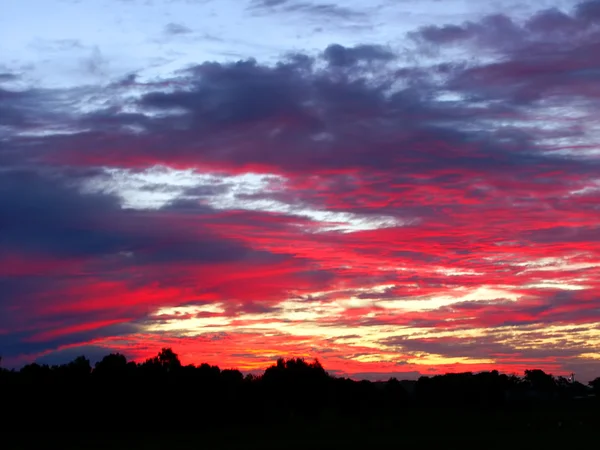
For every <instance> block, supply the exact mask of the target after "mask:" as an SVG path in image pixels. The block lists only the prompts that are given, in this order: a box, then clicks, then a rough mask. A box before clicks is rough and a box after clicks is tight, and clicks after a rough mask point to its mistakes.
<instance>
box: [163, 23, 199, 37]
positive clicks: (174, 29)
mask: <svg viewBox="0 0 600 450" xmlns="http://www.w3.org/2000/svg"><path fill="white" fill-rule="evenodd" d="M191 32H192V29H191V28H188V27H186V26H185V25H182V24H180V23H174V22H169V23H168V24H166V25H165V34H169V35H178V34H189V33H191Z"/></svg>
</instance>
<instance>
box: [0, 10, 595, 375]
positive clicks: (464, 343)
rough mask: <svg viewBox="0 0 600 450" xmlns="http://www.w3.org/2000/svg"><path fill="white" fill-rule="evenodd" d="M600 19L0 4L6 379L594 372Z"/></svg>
mask: <svg viewBox="0 0 600 450" xmlns="http://www.w3.org/2000/svg"><path fill="white" fill-rule="evenodd" d="M597 55H600V1H596V0H593V1H584V2H577V1H560V0H555V1H545V0H535V1H533V0H532V1H513V0H510V1H509V0H499V1H493V2H491V1H490V2H487V1H486V2H482V1H479V0H444V1H440V0H423V1H415V0H402V1H391V0H381V1H379V2H372V1H366V0H354V1H350V0H349V1H346V2H335V0H317V1H311V0H218V1H217V0H212V1H211V0H85V1H82V0H79V1H78V0H69V1H67V0H7V1H6V2H5V3H4V4H3V12H2V14H1V15H0V212H1V213H0V355H1V356H2V358H3V359H2V364H3V366H6V367H19V366H21V365H23V364H26V363H29V362H32V361H39V362H48V363H59V362H66V361H69V360H71V359H72V358H74V357H76V356H78V355H81V354H85V355H87V356H88V357H89V358H90V359H92V360H94V359H97V358H99V357H101V356H104V355H106V354H108V353H111V352H120V353H123V354H125V355H126V356H127V357H129V358H131V359H134V360H137V361H141V360H144V359H145V358H147V357H150V356H153V355H155V354H156V353H157V352H158V351H159V350H160V349H161V348H162V347H171V348H173V349H174V351H175V352H176V353H178V354H179V356H180V359H181V360H182V362H183V363H185V364H188V363H194V364H199V363H201V362H208V363H211V364H218V365H219V366H220V367H222V368H238V369H240V370H242V371H245V372H248V371H259V370H262V369H264V368H265V367H267V366H268V365H270V364H271V363H273V362H274V361H275V360H276V359H277V358H279V357H292V356H294V357H304V358H307V359H312V358H318V359H319V360H320V361H321V363H322V364H323V366H324V367H325V368H326V370H328V371H329V372H330V373H333V374H337V375H343V376H350V377H353V378H367V379H372V380H376V379H388V378H389V377H391V376H395V377H398V378H416V377H418V376H420V375H432V374H438V373H446V372H465V371H472V372H477V371H482V370H494V369H495V370H499V371H501V372H505V373H517V374H522V373H523V371H524V370H525V369H531V368H540V369H543V370H545V371H547V372H550V373H553V374H555V375H568V374H570V373H571V372H574V373H575V375H576V378H577V379H579V380H581V381H589V380H591V379H593V378H595V377H596V376H600V353H599V351H598V348H600V324H599V319H600V276H599V275H600V224H599V222H600V221H599V218H600V144H599V142H600V141H599V138H600V123H599V122H598V121H597V114H598V112H599V109H600V57H598V56H597Z"/></svg>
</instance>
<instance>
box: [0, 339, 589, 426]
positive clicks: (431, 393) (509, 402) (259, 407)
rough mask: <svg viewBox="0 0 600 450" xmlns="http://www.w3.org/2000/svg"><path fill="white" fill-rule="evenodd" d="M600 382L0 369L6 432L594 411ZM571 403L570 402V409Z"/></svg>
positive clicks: (162, 365)
mask: <svg viewBox="0 0 600 450" xmlns="http://www.w3.org/2000/svg"><path fill="white" fill-rule="evenodd" d="M599 391H600V378H597V379H596V380H594V381H593V382H591V383H590V386H585V385H583V384H581V383H578V382H573V381H570V380H567V379H565V378H563V377H558V378H555V377H553V376H552V375H550V374H546V373H544V372H543V371H541V370H528V371H525V374H524V376H523V377H518V376H510V375H505V374H500V373H498V372H497V371H492V372H484V373H478V374H473V373H462V374H446V375H441V376H434V377H421V378H419V379H418V380H417V381H398V380H397V379H395V378H391V379H389V380H388V381H386V382H369V381H354V380H351V379H348V378H341V377H335V376H331V375H329V374H328V373H327V372H326V371H325V369H324V368H323V367H322V366H321V364H320V363H319V362H318V361H317V360H315V361H313V362H307V361H305V360H304V359H299V358H291V359H287V360H284V359H279V360H277V362H276V364H274V365H272V366H271V367H268V368H267V369H266V370H265V371H264V373H263V374H262V375H260V376H254V375H251V374H248V375H246V376H244V375H243V374H242V373H241V372H240V371H239V370H235V369H233V370H232V369H226V370H221V369H220V368H219V367H217V366H211V365H208V364H201V365H198V366H194V365H187V366H184V365H182V364H181V362H180V361H179V358H178V356H177V354H176V353H174V352H173V351H172V350H171V349H168V348H165V349H163V350H162V351H161V352H160V353H159V354H158V355H157V356H155V357H154V358H150V359H148V360H146V361H145V362H143V363H135V362H131V361H127V359H126V358H125V357H124V356H123V355H120V354H110V355H108V356H106V357H104V358H103V359H102V360H101V361H99V362H98V363H96V364H95V365H94V366H93V367H92V365H91V364H90V362H89V360H88V359H86V358H85V357H83V356H81V357H78V358H76V359H75V360H74V361H72V362H70V363H68V364H63V365H56V366H48V365H39V364H29V365H27V366H25V367H23V368H22V369H20V370H18V371H16V370H11V371H9V370H4V369H3V370H0V408H1V409H2V411H4V412H9V414H8V415H7V414H4V416H5V417H7V419H5V420H4V421H3V422H2V423H3V425H4V426H11V424H15V425H16V424H19V423H27V424H28V425H29V426H37V427H43V426H52V427H57V426H58V427H60V426H63V427H64V426H69V427H77V429H82V428H83V427H87V428H90V427H91V428H92V429H94V428H98V427H102V428H104V429H106V428H109V429H115V428H118V427H136V426H143V427H167V426H169V427H171V426H179V427H182V428H189V427H194V428H195V429H198V428H202V427H217V426H226V427H230V426H232V425H236V424H237V425H252V424H265V423H266V424H279V423H283V422H289V421H295V420H306V421H328V420H330V421H335V420H341V421H344V420H351V419H352V420H359V421H361V420H362V421H365V420H372V419H373V418H387V419H389V418H406V417H408V416H411V415H415V414H416V415H418V414H419V411H421V412H422V411H432V410H440V409H444V410H448V409H451V410H454V411H471V412H475V413H476V414H477V412H479V411H505V412H506V411H523V410H528V409H531V408H538V409H539V408H540V407H541V408H545V409H548V408H550V409H552V408H557V407H558V408H563V409H565V408H567V409H568V408H571V409H572V408H573V407H575V406H577V405H581V404H582V403H583V402H585V403H586V404H589V405H591V406H590V407H591V408H595V409H596V410H597V409H598V406H599V405H598V403H596V400H595V398H600V395H598V397H594V394H595V393H597V394H600V392H599ZM574 405H575V406H574Z"/></svg>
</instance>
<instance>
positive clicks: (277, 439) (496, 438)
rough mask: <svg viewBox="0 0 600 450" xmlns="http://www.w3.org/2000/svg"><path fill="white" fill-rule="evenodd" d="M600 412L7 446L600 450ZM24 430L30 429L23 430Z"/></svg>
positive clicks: (477, 415) (22, 433)
mask: <svg viewBox="0 0 600 450" xmlns="http://www.w3.org/2000/svg"><path fill="white" fill-rule="evenodd" d="M599 418H600V414H597V411H596V408H595V407H594V408H588V407H585V408H577V409H572V408H570V409H568V410H562V411H561V410H557V409H545V410H544V409H539V410H528V411H520V412H514V411H513V412H510V413H506V412H498V411H496V412H491V411H488V412H481V411H471V412H465V411H456V410H425V409H423V410H410V411H406V412H405V414H403V416H398V417H394V418H382V417H379V418H372V419H370V420H340V419H339V418H335V417H322V418H319V419H318V420H309V421H307V420H303V419H290V420H288V421H286V422H285V423H281V424H278V425H269V424H266V423H265V424H261V425H252V426H240V425H238V426H235V427H228V426H226V425H220V426H215V427H210V428H205V427H202V425H201V424H199V429H198V430H195V431H194V430H177V429H172V430H167V429H164V430H159V429H146V428H145V427H144V425H143V424H141V423H137V422H136V421H135V418H133V417H132V418H131V431H128V432H120V433H116V432H110V431H109V430H102V429H98V430H97V431H88V432H85V433H82V432H78V431H77V430H75V429H71V427H70V426H69V424H68V423H65V424H64V428H63V429H62V430H55V431H40V430H27V429H26V428H25V427H24V428H23V430H12V431H8V432H7V433H5V435H4V439H3V441H4V442H3V445H2V446H1V447H2V448H6V449H7V450H9V449H10V450H12V449H15V450H16V449H26V448H27V449H30V448H35V449H46V448H56V449H73V450H74V449H102V450H109V449H114V450H137V449H140V450H142V449H144V450H151V449H168V450H175V449H190V450H191V449H198V450H200V449H244V450H246V449H247V450H250V449H257V450H258V449H261V450H267V449H314V448H323V449H365V450H366V449H379V448H381V449H421V448H422V449H436V448H437V449H453V448H456V449H465V448H477V449H482V450H484V449H515V448H524V449H531V450H537V449H596V448H600V420H599ZM23 425H25V424H23Z"/></svg>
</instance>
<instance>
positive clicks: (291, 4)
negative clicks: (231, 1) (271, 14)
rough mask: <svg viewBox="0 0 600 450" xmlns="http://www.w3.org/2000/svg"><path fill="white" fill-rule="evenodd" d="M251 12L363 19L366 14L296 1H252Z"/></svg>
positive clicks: (332, 4)
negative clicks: (261, 11)
mask: <svg viewBox="0 0 600 450" xmlns="http://www.w3.org/2000/svg"><path fill="white" fill-rule="evenodd" d="M251 9H252V10H259V11H260V10H263V11H264V10H275V11H282V12H287V13H294V12H297V13H306V14H310V15H314V16H320V17H324V18H327V17H329V18H339V19H365V18H366V17H367V15H366V13H365V12H363V11H358V10H355V9H352V8H347V7H344V6H340V5H337V4H335V3H312V2H306V1H297V0H254V1H253V2H252V6H251Z"/></svg>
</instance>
